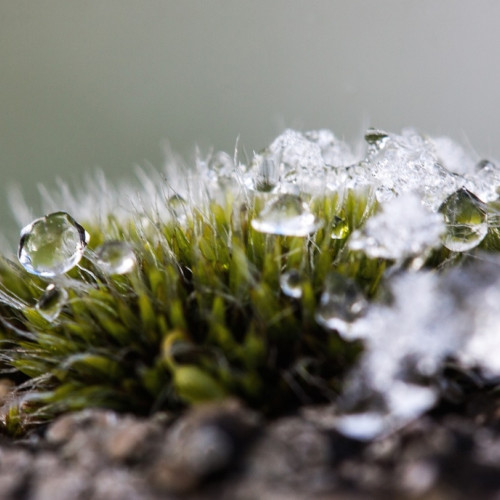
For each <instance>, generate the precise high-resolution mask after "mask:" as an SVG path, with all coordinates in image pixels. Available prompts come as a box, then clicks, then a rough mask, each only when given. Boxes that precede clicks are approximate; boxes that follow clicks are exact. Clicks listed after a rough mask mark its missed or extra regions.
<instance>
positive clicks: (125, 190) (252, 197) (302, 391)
mask: <svg viewBox="0 0 500 500" xmlns="http://www.w3.org/2000/svg"><path fill="white" fill-rule="evenodd" d="M443 144H444V146H443ZM450 144H451V145H450ZM445 146H446V148H445ZM452 146H453V144H452V143H450V142H446V141H443V140H436V141H433V140H432V139H430V138H427V137H424V136H421V135H419V134H417V133H416V132H414V131H405V132H404V133H403V134H402V135H396V134H389V133H386V132H382V131H373V130H371V131H369V132H368V133H367V136H366V151H365V153H364V155H363V156H362V157H360V158H356V157H355V155H354V154H353V153H352V152H351V150H350V148H349V147H348V146H347V145H346V144H345V143H343V142H342V141H339V140H338V139H337V138H336V137H335V136H334V135H333V134H332V133H331V132H328V131H324V130H322V131H316V132H308V133H305V134H302V133H299V132H295V131H286V132H285V133H284V134H282V135H281V136H280V137H278V138H277V139H276V140H275V141H274V142H273V143H272V144H271V145H270V146H269V147H268V148H266V149H265V150H263V151H262V152H260V153H258V154H255V155H254V158H253V159H252V161H251V162H250V163H249V164H248V165H245V164H242V163H240V162H239V161H238V158H237V155H235V158H231V157H230V156H229V155H227V154H225V153H217V154H212V155H210V156H209V157H208V158H206V159H198V160H197V162H196V164H195V165H194V166H193V167H192V168H187V167H186V168H181V166H180V163H179V161H178V160H176V159H173V158H171V159H170V160H169V162H168V164H167V169H166V172H165V174H164V175H160V174H158V173H154V172H148V174H147V175H146V174H145V173H144V172H139V178H140V180H141V182H142V187H141V188H140V189H138V190H137V189H133V188H130V187H127V186H125V187H121V188H120V187H118V188H116V187H113V188H111V187H108V186H107V184H106V181H105V179H104V178H103V177H97V178H96V179H95V180H94V181H92V182H91V183H90V184H91V185H89V186H88V188H87V189H80V190H79V191H78V193H77V194H73V193H72V192H70V190H69V189H68V188H67V187H65V186H61V189H60V193H59V194H57V193H47V192H45V193H42V194H43V195H44V196H43V197H44V202H45V213H46V214H49V213H54V212H56V213H60V212H61V211H64V212H67V213H69V214H70V215H71V218H73V217H74V219H75V220H76V221H78V223H79V224H81V225H82V226H83V228H85V230H86V231H87V232H88V234H90V240H89V241H88V245H87V247H86V248H85V251H84V252H83V256H82V258H81V260H80V261H79V262H78V265H76V266H74V267H72V268H71V269H69V270H68V271H67V272H65V273H64V272H58V273H54V274H55V276H51V275H47V274H46V273H45V275H42V273H39V272H38V273H37V272H36V269H35V274H33V270H34V269H33V267H34V265H33V262H31V261H30V255H29V252H28V254H27V253H26V252H25V253H24V254H23V258H24V260H23V259H21V261H22V263H23V264H24V265H25V267H26V268H27V269H28V270H29V271H30V272H31V273H28V272H27V271H26V270H25V269H24V268H23V267H22V266H21V265H20V264H19V263H18V262H16V261H14V260H13V259H8V258H6V257H4V258H2V260H1V261H0V277H1V285H0V321H1V324H2V328H1V342H2V344H1V349H0V356H1V358H0V363H1V368H2V370H3V372H4V374H5V376H6V377H10V378H13V379H14V380H15V381H16V383H17V388H16V391H15V392H14V393H13V394H12V397H11V398H10V399H9V400H8V401H7V402H6V403H5V405H4V407H3V411H2V425H3V427H4V429H5V430H6V431H7V432H9V433H17V432H22V431H23V430H25V428H26V427H28V426H29V425H33V424H36V423H37V422H42V421H44V420H46V419H50V418H52V417H53V416H54V415H56V414H58V413H61V412H65V411H69V410H75V409H80V408H85V407H90V406H99V407H106V408H114V409H119V410H123V411H132V412H136V413H150V412H152V411H156V410H161V409H169V410H178V409H182V408H183V407H185V406H186V405H189V404H195V403H197V402H201V401H207V400H214V399H220V398H224V397H227V396H235V397H238V398H240V399H242V400H244V401H245V402H246V403H247V404H249V405H251V406H252V407H255V408H258V409H260V410H262V411H264V412H265V413H266V414H269V415H273V414H276V413H282V412H285V411H288V410H291V409H294V408H296V407H298V406H300V405H302V404H308V403H319V402H332V401H338V402H339V404H340V406H342V405H344V407H345V409H346V411H352V409H353V408H355V409H356V408H357V407H359V406H360V404H361V403H362V405H361V406H363V405H364V406H363V407H364V408H368V410H369V411H370V412H371V413H370V414H374V413H376V414H377V419H378V420H376V421H377V422H379V421H381V422H383V425H382V427H381V428H382V430H384V429H385V430H387V428H388V427H390V425H392V424H393V423H394V422H396V423H400V422H404V421H405V419H407V418H409V417H411V416H412V415H413V416H414V415H415V412H416V411H424V410H425V409H426V408H428V407H429V406H430V405H432V404H433V402H434V401H435V400H436V398H437V395H438V389H437V386H438V384H437V382H436V380H437V378H438V376H439V375H440V373H441V372H442V370H443V366H444V363H445V362H446V360H447V359H448V358H449V357H452V356H454V355H455V354H456V352H455V351H454V349H453V348H450V349H440V348H436V350H435V352H436V353H437V354H436V356H435V357H434V358H433V361H432V363H434V364H432V363H431V365H432V367H433V369H432V370H429V369H428V366H430V365H429V363H427V364H425V363H421V364H420V365H419V360H420V358H422V356H421V355H420V351H418V350H415V349H413V348H412V347H411V346H413V345H414V344H416V345H420V344H419V342H420V341H419V340H418V339H419V338H421V339H422V342H427V340H426V339H428V338H429V335H430V333H431V331H430V330H429V328H430V326H429V318H434V317H435V316H436V315H437V316H436V321H438V322H439V321H440V320H441V319H440V317H439V314H437V310H436V309H435V307H436V306H435V305H433V304H432V301H431V303H430V305H429V308H427V309H426V307H427V306H426V305H425V304H427V302H422V300H424V299H425V301H428V300H429V296H427V295H425V294H427V292H425V290H427V288H425V287H426V286H427V287H428V289H429V290H431V289H432V290H435V289H440V290H445V292H446V293H447V294H449V293H451V292H450V287H448V286H447V285H432V286H431V285H430V284H425V282H422V283H423V284H421V285H415V287H416V288H415V289H412V288H411V286H410V285H408V286H407V287H406V288H405V287H404V286H403V285H402V283H403V284H404V283H405V281H404V280H405V279H406V280H407V282H408V283H410V284H411V283H417V284H418V283H420V282H419V281H418V280H417V278H415V280H417V281H412V279H413V278H410V277H411V276H413V275H415V273H423V274H422V276H427V274H426V273H430V275H431V276H433V278H429V279H433V280H434V279H435V280H439V279H441V275H443V276H445V275H446V271H447V269H448V268H450V267H456V268H458V269H461V266H462V264H463V263H464V262H465V261H468V260H470V259H473V258H474V256H475V255H476V253H477V252H478V251H480V250H488V251H490V252H495V251H498V249H500V245H499V235H498V230H497V228H496V224H495V221H496V220H497V218H498V216H497V214H498V209H499V207H498V206H497V205H496V203H497V202H496V198H497V195H496V186H498V185H499V184H500V182H497V181H498V179H500V175H499V174H498V172H497V169H496V167H495V166H494V164H493V163H491V162H487V163H485V162H480V163H478V164H477V165H474V163H473V162H471V166H470V168H468V170H466V171H462V172H460V173H458V172H456V171H453V168H454V167H453V161H452V160H450V158H452V159H453V158H455V157H456V155H455V156H453V147H452ZM450 151H451V152H450ZM494 182H497V184H496V185H494ZM457 192H459V193H466V195H465V197H464V196H463V195H460V196H459V197H458V202H457V195H456V194H455V193H457ZM468 193H470V194H468ZM450 197H452V198H450ZM453 197H454V198H453ZM462 199H465V201H466V202H467V203H468V205H467V207H463V206H462V205H460V200H462ZM450 200H451V201H450ZM476 200H477V201H476ZM457 203H458V204H459V205H460V206H457ZM17 212H18V213H19V214H24V213H26V210H22V209H21V208H19V209H18V210H17ZM478 212H479V213H480V214H483V213H484V220H483V219H481V220H480V221H479V222H478V221H477V220H476V219H477V217H476V215H477V213H478ZM374 214H376V215H375V216H374V217H372V216H373V215H374ZM471 214H472V215H473V216H474V217H473V216H472V215H471ZM391 215H392V216H391ZM458 215H460V217H458ZM45 220H46V219H45ZM71 220H73V219H71ZM485 221H486V222H485ZM30 222H31V221H29V220H21V221H20V223H21V224H23V225H25V224H28V223H30ZM485 223H486V231H484V230H483V229H481V231H479V229H478V228H477V225H478V224H483V225H484V224H485ZM457 225H460V227H458V226H457ZM29 230H30V229H29V226H28V229H27V233H29ZM470 234H474V235H475V240H474V243H475V244H474V245H472V246H471V244H470V238H469V240H467V242H466V243H467V244H466V248H465V247H464V248H463V251H462V250H461V247H460V245H459V244H458V246H457V245H456V241H457V239H458V243H460V238H461V237H462V236H463V235H465V236H469V235H470ZM450 235H451V236H452V237H453V238H454V244H455V246H453V247H450V246H448V248H446V246H443V244H442V242H446V241H447V238H450V237H451V236H450ZM461 235H462V236H461ZM478 235H479V236H478ZM37 236H38V237H40V235H37ZM28 237H29V234H28V236H27V235H26V233H25V234H24V236H23V238H24V239H25V240H26V238H28ZM42 239H43V235H42ZM59 239H60V240H61V241H63V242H65V241H66V240H65V239H64V237H61V238H59ZM25 243H26V241H25ZM52 244H53V243H52ZM37 248H38V247H37ZM465 250H466V251H467V252H466V253H465ZM32 251H35V250H33V249H32ZM54 252H57V248H55V247H54ZM49 255H50V252H49ZM478 255H479V254H478ZM46 256H47V255H46V253H44V259H45V257H46ZM49 260H50V259H49ZM125 261H126V262H125ZM44 262H45V261H44ZM75 264H76V262H75ZM30 266H31V267H30ZM35 267H36V264H35ZM65 271H66V269H65ZM37 274H38V275H37ZM40 275H42V276H40ZM406 275H408V276H410V277H409V278H405V276H406ZM418 275H419V276H420V274H418ZM43 276H45V277H43ZM434 276H435V277H434ZM290 277H294V281H293V286H294V287H295V288H294V292H293V293H290V292H289V289H288V288H287V287H286V286H285V287H284V283H285V285H287V286H288V281H289V279H290ZM419 279H420V278H419ZM422 279H427V278H422ZM442 279H445V278H442ZM446 279H448V278H446ZM454 279H459V278H454ZM395 280H396V281H395ZM332 283H333V284H335V286H333V285H332ZM478 286H482V285H481V284H480V283H479V284H478ZM429 287H430V288H429ZM440 287H441V288H440ZM400 289H405V290H406V289H408V290H409V291H408V293H409V294H412V297H411V298H412V300H413V301H414V307H413V308H411V307H410V306H409V305H408V304H407V303H406V302H404V300H407V298H404V297H401V296H399V295H397V290H400ZM424 289H425V290H424ZM391 290H392V291H391ZM422 290H424V292H422ZM445 292H440V293H443V294H444V293H445ZM483 292H484V294H486V291H484V290H483ZM391 293H392V294H393V297H392V299H391ZM422 294H424V295H425V297H424V296H423V295H422ZM438 302H439V301H437V300H435V301H434V303H435V304H437V303H438ZM360 304H363V307H360ZM446 304H448V305H446V307H448V309H446V307H445V306H444V305H443V306H442V307H443V311H445V312H446V314H448V315H450V316H453V314H454V312H453V311H454V308H458V307H460V306H459V303H458V302H456V303H454V302H453V301H448V302H446ZM431 306H433V307H434V308H432V307H431ZM431 309H432V310H431ZM409 310H411V311H412V312H413V313H414V314H413V315H411V314H407V313H406V312H405V311H409ZM492 314H493V313H492ZM467 317H468V318H469V317H470V314H469V315H468V316H467ZM477 318H478V320H477V321H480V319H481V318H479V317H477ZM494 320H495V318H493V317H489V319H488V321H490V322H491V321H494ZM405 321H409V322H410V323H409V326H408V331H410V332H411V335H410V336H408V335H407V336H406V337H404V336H401V335H398V333H397V329H396V327H395V326H391V325H396V324H397V325H400V326H401V324H402V323H404V322H405ZM432 324H433V325H434V324H435V323H434V322H432ZM339 325H341V326H339ZM447 328H448V327H447ZM481 328H483V330H484V328H485V327H484V325H482V326H481ZM433 331H434V330H433ZM446 331H447V333H446V335H448V336H450V335H451V336H453V335H454V334H456V337H453V338H454V339H455V340H456V342H455V341H454V342H452V343H451V344H450V345H456V346H457V349H458V346H461V345H463V342H462V341H458V340H457V339H459V338H460V339H462V338H465V337H466V334H465V333H464V332H463V331H461V330H460V331H458V329H456V328H454V327H453V323H449V328H448V329H447V330H446ZM474 331H475V330H474V328H472V333H471V336H470V338H469V340H468V341H467V342H468V344H467V345H471V346H472V347H471V348H470V355H469V357H467V358H465V357H462V359H460V360H459V361H460V362H462V364H463V366H464V369H465V368H466V369H469V368H471V367H476V366H481V363H482V360H481V356H480V355H479V354H474V353H478V352H480V351H481V350H480V348H479V347H477V342H474V340H473V337H472V334H473V333H474ZM381 332H392V333H391V335H393V339H394V340H395V339H398V338H401V339H403V338H407V341H404V340H402V341H401V347H400V350H399V351H397V353H398V354H397V356H396V357H395V358H394V359H396V361H394V359H393V358H391V359H393V364H392V365H391V366H392V368H390V369H389V368H388V369H387V370H386V371H385V372H384V373H386V374H387V376H386V380H385V379H384V380H385V382H384V383H383V384H382V385H377V384H378V382H377V383H375V381H378V380H379V379H380V380H381V377H382V376H381V375H380V373H379V369H380V366H382V365H380V364H378V363H379V361H378V360H379V359H383V356H380V355H379V354H380V352H382V351H383V350H384V343H389V344H391V343H392V342H393V340H392V339H391V338H387V336H385V337H384V336H383V335H382V333H381ZM450 332H451V333H450ZM438 337H439V333H436V336H432V339H434V340H433V341H436V342H438V344H439V341H437V340H435V339H436V338H438ZM447 338H448V337H446V336H443V341H442V342H444V340H445V339H447ZM410 340H411V342H410ZM476 340H477V339H476ZM442 342H441V344H442ZM441 344H439V345H441ZM397 345H400V344H397ZM424 351H425V349H424ZM415 352H416V354H415ZM426 352H427V351H426ZM377 353H378V354H377ZM407 355H408V356H409V355H414V357H415V356H416V362H412V365H411V366H412V367H413V368H412V371H411V373H410V372H408V373H409V374H403V372H404V371H405V370H403V368H402V367H404V366H405V365H404V363H405V360H406V359H407V357H408V356H407ZM377 356H378V357H377ZM373 360H375V361H373ZM398 360H399V361H398ZM372 361H373V362H372ZM355 366H356V367H357V368H355V369H353V367H355ZM426 366H427V368H425V367H426ZM487 366H488V374H489V375H491V372H492V371H493V373H495V367H494V368H493V369H492V363H489V364H488V365H487ZM426 370H427V371H426ZM379 375H380V376H379ZM382 378H383V377H382ZM372 381H373V383H372ZM384 384H385V385H384ZM391 384H392V385H391ZM405 384H406V385H405ZM417 386H418V387H417ZM412 389H413V393H411V392H410V394H413V395H414V396H415V397H414V399H417V400H418V401H417V402H416V403H415V405H414V408H410V409H409V410H408V411H407V413H404V411H403V410H402V409H401V408H400V407H398V406H397V404H396V403H394V400H397V398H398V396H397V394H399V393H401V392H404V391H411V390H412ZM398 390H399V391H400V392H399V393H398V392H397V391H398ZM391 391H392V392H391ZM418 391H420V392H418ZM385 392H386V393H387V394H385ZM417 393H418V394H417ZM419 395H420V396H421V397H420V399H418V396H419ZM339 396H340V398H339ZM395 405H396V406H395ZM339 422H340V419H339ZM345 422H346V421H345V420H344V421H343V424H342V425H344V428H347V427H349V425H348V424H346V423H345ZM372 427H373V426H372Z"/></svg>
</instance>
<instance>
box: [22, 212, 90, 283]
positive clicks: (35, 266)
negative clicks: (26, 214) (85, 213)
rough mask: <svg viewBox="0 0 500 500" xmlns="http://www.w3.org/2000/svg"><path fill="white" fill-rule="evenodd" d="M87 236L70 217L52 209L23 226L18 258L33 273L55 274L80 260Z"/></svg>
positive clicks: (49, 275)
mask: <svg viewBox="0 0 500 500" xmlns="http://www.w3.org/2000/svg"><path fill="white" fill-rule="evenodd" d="M89 239H90V236H89V234H88V233H87V232H86V231H85V229H84V228H83V227H82V226H81V225H80V224H78V222H76V221H75V220H74V219H73V217H71V216H70V215H68V214H67V213H65V212H54V213H52V214H49V215H46V216H45V217H41V218H39V219H36V220H34V221H33V222H32V223H31V224H28V225H27V226H26V227H24V228H23V229H22V231H21V240H20V242H19V250H18V258H19V262H21V264H22V265H23V266H24V267H25V269H26V270H27V271H28V272H30V273H32V274H36V275H38V276H43V277H47V278H49V277H53V276H57V275H58V274H63V273H65V272H67V271H69V270H70V269H72V268H73V267H74V266H76V265H77V264H78V262H80V259H81V258H82V255H83V251H84V250H85V247H86V246H87V243H88V241H89Z"/></svg>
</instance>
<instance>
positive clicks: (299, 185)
mask: <svg viewBox="0 0 500 500" xmlns="http://www.w3.org/2000/svg"><path fill="white" fill-rule="evenodd" d="M353 162H354V155H353V154H352V153H351V151H350V149H349V147H348V146H347V144H346V143H344V142H342V141H340V140H339V139H337V138H336V137H335V136H334V135H333V133H332V132H330V131H328V130H317V131H311V132H305V133H301V132H297V131H295V130H285V132H283V134H281V135H280V136H278V137H277V138H276V139H275V140H274V141H273V142H272V144H271V145H270V146H269V147H268V148H267V149H265V150H264V151H262V152H261V153H259V154H257V155H255V156H254V159H253V161H252V164H251V165H250V167H249V169H248V170H247V172H246V173H245V175H244V184H245V185H246V186H247V187H249V188H250V189H253V190H256V191H265V192H269V191H272V192H276V193H294V194H298V193H301V192H302V193H304V192H305V193H315V192H324V190H325V187H326V186H327V184H328V182H327V179H328V177H329V175H330V173H331V172H332V171H335V170H336V168H338V167H343V166H346V165H349V164H351V163H353Z"/></svg>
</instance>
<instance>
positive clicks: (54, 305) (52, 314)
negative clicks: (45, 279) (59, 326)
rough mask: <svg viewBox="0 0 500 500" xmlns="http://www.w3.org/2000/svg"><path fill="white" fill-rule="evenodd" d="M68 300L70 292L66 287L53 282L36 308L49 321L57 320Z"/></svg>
mask: <svg viewBox="0 0 500 500" xmlns="http://www.w3.org/2000/svg"><path fill="white" fill-rule="evenodd" d="M67 300H68V292H67V291H66V290H65V289H64V288H59V287H58V286H56V285H54V283H51V284H50V285H49V286H48V287H47V288H46V289H45V291H44V293H43V295H42V296H41V297H40V300H39V301H38V302H37V304H36V310H37V311H38V312H39V313H40V316H43V317H44V318H45V319H46V320H47V321H50V322H52V321H55V320H56V319H57V317H58V316H59V314H60V313H61V310H62V308H63V306H64V304H66V302H67Z"/></svg>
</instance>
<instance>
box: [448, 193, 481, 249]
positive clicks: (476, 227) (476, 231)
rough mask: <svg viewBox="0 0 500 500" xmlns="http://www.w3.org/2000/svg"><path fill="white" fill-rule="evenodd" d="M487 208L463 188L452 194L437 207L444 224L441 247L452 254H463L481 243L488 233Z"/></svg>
mask: <svg viewBox="0 0 500 500" xmlns="http://www.w3.org/2000/svg"><path fill="white" fill-rule="evenodd" d="M486 210H487V207H486V205H485V203H483V202H482V201H481V200H480V199H479V198H478V197H477V196H476V195H474V194H472V193H471V192H470V191H468V190H467V189H465V188H462V189H459V190H458V191H456V192H454V193H453V194H451V195H450V196H448V198H446V200H445V201H444V202H443V204H442V205H441V206H440V207H439V212H440V213H442V214H443V216H444V221H445V224H446V233H445V235H444V237H443V245H444V246H445V247H446V248H448V249H449V250H451V251H452V252H465V251H467V250H470V249H471V248H474V247H476V246H477V245H479V243H481V241H482V240H483V239H484V237H485V236H486V234H487V233H488V221H487V215H486Z"/></svg>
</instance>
